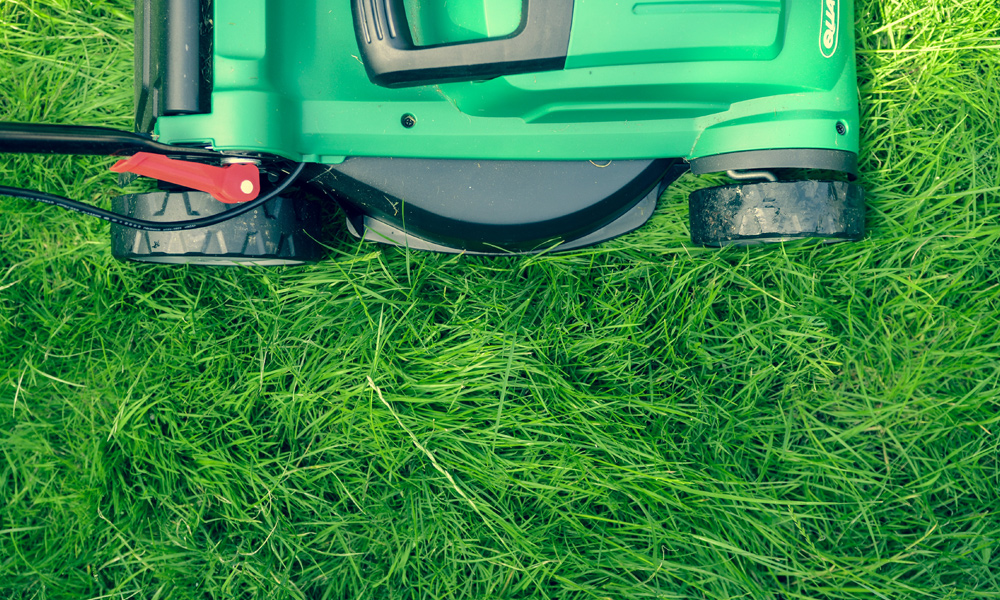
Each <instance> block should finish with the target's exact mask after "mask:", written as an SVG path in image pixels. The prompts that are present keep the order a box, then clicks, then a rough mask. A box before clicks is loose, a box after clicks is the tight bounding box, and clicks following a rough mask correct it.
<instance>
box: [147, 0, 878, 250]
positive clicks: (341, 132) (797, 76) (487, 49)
mask: <svg viewBox="0 0 1000 600" xmlns="http://www.w3.org/2000/svg"><path fill="white" fill-rule="evenodd" d="M136 8H137V11H136V27H137V30H136V36H137V46H136V53H137V56H136V75H137V77H136V92H137V94H136V98H137V106H136V108H137V110H136V124H137V129H138V131H139V132H141V133H151V134H154V135H155V136H157V140H158V141H159V142H160V143H164V144H170V145H176V146H199V147H210V148H213V149H215V150H217V151H221V152H225V153H228V154H237V155H238V154H247V155H257V156H259V155H267V156H275V157H282V158H284V159H289V160H292V161H297V162H307V163H311V164H312V165H313V167H312V171H311V177H309V182H310V185H311V186H312V187H313V188H314V189H313V191H314V192H317V193H319V194H321V195H322V194H326V195H329V196H332V197H336V198H337V199H338V200H339V201H340V202H341V203H342V205H343V206H344V207H345V209H346V210H347V211H348V214H349V221H350V224H351V228H352V231H353V232H355V233H356V234H358V235H361V236H365V237H367V238H369V239H377V240H380V241H389V242H392V243H399V244H407V245H410V246H413V247H418V248H427V249H435V250H444V251H464V252H483V253H493V252H511V251H514V252H518V251H534V250H538V249H539V248H542V247H549V246H551V245H552V244H562V245H563V246H562V247H573V246H579V245H583V244H589V243H594V242H596V241H601V240H603V239H606V238H608V237H613V236H614V235H618V234H620V233H623V232H624V231H628V230H630V229H633V228H635V227H636V226H638V225H640V224H641V223H642V222H644V221H645V219H647V218H648V216H649V214H650V213H651V212H652V208H653V206H654V205H655V201H656V198H657V197H658V195H659V193H660V192H661V191H662V188H663V186H664V185H665V184H667V183H669V182H670V181H671V180H673V179H674V178H676V177H677V176H679V175H680V174H681V173H682V172H683V171H684V170H686V169H688V168H691V169H693V170H694V171H695V172H698V173H705V172H715V171H731V172H736V171H738V172H745V171H751V172H752V171H754V170H758V169H782V168H799V169H822V170H826V171H839V172H843V173H848V174H850V175H851V176H854V175H855V171H856V165H857V153H858V96H857V84H856V76H855V64H854V37H853V35H854V34H853V12H854V7H853V1H852V0H658V1H643V0H629V1H627V2H617V1H612V0H450V1H445V0H439V1H426V0H423V1H418V0H350V1H345V0H211V1H210V0H137V7H136Z"/></svg>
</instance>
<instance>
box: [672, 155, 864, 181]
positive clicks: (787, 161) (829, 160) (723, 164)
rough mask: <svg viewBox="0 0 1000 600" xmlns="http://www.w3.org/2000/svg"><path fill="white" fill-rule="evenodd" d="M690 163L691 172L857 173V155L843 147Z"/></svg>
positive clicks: (716, 157)
mask: <svg viewBox="0 0 1000 600" xmlns="http://www.w3.org/2000/svg"><path fill="white" fill-rule="evenodd" d="M690 162H691V172H692V173H694V174H695V175H705V174H707V173H721V172H723V171H749V170H759V169H765V170H766V169H819V170H824V171H838V172H840V173H847V174H848V175H850V176H851V178H857V176H858V155H857V154H855V153H853V152H848V151H846V150H823V149H817V148H791V149H781V150H750V151H747V152H730V153H728V154H716V155H713V156H704V157H702V158H696V159H694V160H692V161H690Z"/></svg>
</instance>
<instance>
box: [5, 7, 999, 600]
mask: <svg viewBox="0 0 1000 600" xmlns="http://www.w3.org/2000/svg"><path fill="white" fill-rule="evenodd" d="M130 12H131V9H130V2H129V1H128V0H87V1H80V0H4V1H3V2H2V3H0V119H5V120H13V121H45V122H55V123H84V124H100V125H111V126H118V127H128V126H129V123H130V114H131V62H130V61H131V42H130V36H131V15H130ZM857 16H858V23H859V24H858V28H857V31H858V38H859V52H858V66H859V84H860V89H861V95H862V105H863V113H862V125H863V131H862V139H863V145H864V149H863V153H862V157H861V158H862V173H864V175H863V179H862V181H863V184H864V186H865V187H866V189H867V190H868V191H869V193H870V194H869V195H870V198H869V211H868V225H869V229H870V234H869V236H868V237H867V239H866V240H865V241H863V242H860V243H856V244H842V245H837V246H834V247H815V246H810V245H796V244H792V245H786V246H784V247H771V248H754V249H751V250H736V249H733V250H727V251H723V252H714V251H706V250H703V249H700V248H696V247H693V246H691V245H690V243H689V242H688V231H687V206H686V202H685V199H686V194H687V192H688V191H690V190H691V189H694V188H695V187H697V186H698V185H699V182H698V181H697V180H696V178H694V177H693V176H690V175H689V176H685V177H684V178H683V179H682V181H681V182H680V183H679V184H678V185H677V186H675V187H673V188H671V190H670V191H669V192H668V193H667V195H666V196H665V198H664V200H663V201H662V202H661V204H660V208H659V210H658V212H657V214H656V216H655V217H654V218H653V221H652V222H651V223H650V224H649V225H648V226H646V227H645V228H643V229H642V230H640V231H638V232H636V233H634V234H632V235H629V236H626V237H624V238H621V239H619V240H616V241H614V242H612V243H608V244H605V245H602V246H600V247H598V248H594V249H589V250H585V251H579V252H573V253H569V254H566V255H554V256H543V257H533V258H503V259H481V258H469V257H448V256H438V255H429V254H419V253H412V254H407V253H405V252H403V251H400V250H396V249H391V248H385V247H381V246H373V245H366V244H359V243H357V242H355V241H353V240H351V239H350V238H349V237H348V236H347V235H346V234H344V233H339V234H338V235H337V237H336V238H335V239H334V240H333V242H332V247H333V252H332V255H331V257H330V258H329V260H327V261H326V262H323V263H321V264H319V265H316V266H310V267H302V268H284V269H243V268H234V269H206V268H187V267H168V268H164V267H155V266H144V265H135V264H120V263H117V262H115V261H114V260H112V258H111V256H110V251H109V249H108V233H107V232H108V226H107V225H106V224H104V223H101V222H97V221H92V220H87V219H84V218H79V217H77V216H73V215H70V214H65V213H62V212H60V211H58V210H57V209H55V208H52V207H44V206H38V205H32V204H30V203H28V202H24V201H18V200H10V199H3V200H2V201H0V202H2V204H0V211H2V217H0V454H2V460H0V494H2V496H0V596H2V597H5V598H37V599H43V598H44V599H50V598H95V599H96V598H116V599H118V598H121V599H124V598H335V599H339V598H393V599H395V598H427V599H438V598H441V599H445V598H456V599H458V598H462V599H465V598H490V599H492V598H529V597H530V598H580V599H583V598H595V599H598V598H616V599H617V598H776V599H777V598H781V599H786V600H790V599H819V598H821V599H846V598H889V599H899V598H990V597H1000V552H998V551H997V550H996V549H997V546H998V544H1000V468H998V438H1000V392H998V383H1000V317H998V314H1000V249H998V242H1000V216H998V215H1000V153H998V142H997V140H998V139H1000V5H998V4H997V3H996V1H995V0H939V1H935V2H925V1H924V0H859V7H858V11H857ZM108 164H109V161H108V160H107V159H92V158H64V157H37V156H28V157H12V156H3V157H0V181H2V182H4V183H8V184H12V185H22V186H25V187H32V188H40V189H46V190H51V191H54V192H59V193H66V194H68V195H70V196H72V197H75V198H82V199H88V200H92V201H97V202H99V203H103V204H104V205H105V206H107V205H108V200H107V198H108V196H109V194H111V193H113V185H112V181H113V180H112V178H111V177H110V176H108V175H107V174H106V171H105V167H107V166H108Z"/></svg>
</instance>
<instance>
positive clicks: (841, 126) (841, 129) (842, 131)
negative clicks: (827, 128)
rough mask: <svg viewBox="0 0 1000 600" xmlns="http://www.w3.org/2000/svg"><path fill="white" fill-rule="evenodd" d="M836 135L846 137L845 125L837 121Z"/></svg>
mask: <svg viewBox="0 0 1000 600" xmlns="http://www.w3.org/2000/svg"><path fill="white" fill-rule="evenodd" d="M837 135H847V125H844V124H843V123H842V122H840V121H837Z"/></svg>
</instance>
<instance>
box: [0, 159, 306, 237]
mask: <svg viewBox="0 0 1000 600" xmlns="http://www.w3.org/2000/svg"><path fill="white" fill-rule="evenodd" d="M305 168H306V163H299V165H298V166H297V167H295V170H294V171H292V173H291V175H289V176H288V177H286V178H285V180H284V181H282V182H281V184H280V185H278V187H276V188H274V189H273V190H271V191H270V192H268V193H266V194H264V195H263V196H261V197H260V198H257V199H256V200H251V201H250V202H247V203H245V204H241V205H240V206H238V207H236V208H234V209H232V210H227V211H225V212H222V213H219V214H217V215H212V216H210V217H202V218H200V219H193V220H191V221H147V220H145V219H133V218H132V217H125V216H122V215H119V214H118V213H113V212H111V211H107V210H104V209H102V208H97V207H96V206H91V205H90V204H84V203H83V202H77V201H76V200H70V199H69V198H63V197H62V196H56V195H53V194H46V193H45V192H36V191H34V190H22V189H20V188H13V187H7V186H3V185H0V196H10V197H12V198H26V199H28V200H36V201H38V202H44V203H45V204H52V205H54V206H58V207H60V208H65V209H66V210H72V211H75V212H78V213H82V214H85V215H89V216H91V217H97V218H98V219H104V220H105V221H110V222H111V223H117V224H118V225H124V226H125V227H131V228H132V229H140V230H142V231H183V230H185V229H198V228H201V227H210V226H212V225H218V224H219V223H222V222H224V221H228V220H230V219H235V218H236V217H238V216H240V215H242V214H245V213H248V212H250V211H251V210H253V209H255V208H258V207H260V206H261V205H263V204H264V203H265V202H267V201H268V200H271V199H272V198H274V197H275V196H277V195H278V194H280V193H281V192H283V191H285V190H286V189H288V186H290V185H292V183H294V182H295V180H296V179H298V177H299V175H301V174H302V171H303V170H304V169H305Z"/></svg>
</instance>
